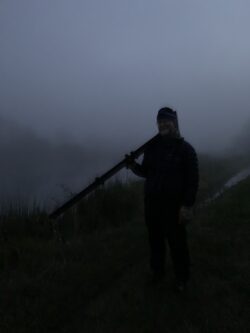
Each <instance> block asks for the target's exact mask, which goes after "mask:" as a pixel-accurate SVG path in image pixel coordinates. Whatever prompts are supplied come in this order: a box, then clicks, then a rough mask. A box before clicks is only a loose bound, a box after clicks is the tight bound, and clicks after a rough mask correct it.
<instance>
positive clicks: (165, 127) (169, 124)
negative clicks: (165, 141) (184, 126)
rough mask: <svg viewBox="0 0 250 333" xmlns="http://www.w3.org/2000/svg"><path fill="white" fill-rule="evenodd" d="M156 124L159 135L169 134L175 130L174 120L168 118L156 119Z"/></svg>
mask: <svg viewBox="0 0 250 333" xmlns="http://www.w3.org/2000/svg"><path fill="white" fill-rule="evenodd" d="M157 126H158V130H159V133H160V134H161V135H171V134H173V133H175V132H176V129H175V125H174V122H173V121H172V120H170V119H159V120H157Z"/></svg>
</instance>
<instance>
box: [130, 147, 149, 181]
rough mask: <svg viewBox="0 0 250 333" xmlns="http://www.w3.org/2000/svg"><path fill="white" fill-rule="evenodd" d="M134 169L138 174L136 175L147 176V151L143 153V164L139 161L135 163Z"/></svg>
mask: <svg viewBox="0 0 250 333" xmlns="http://www.w3.org/2000/svg"><path fill="white" fill-rule="evenodd" d="M132 171H133V173H134V174H136V176H139V177H144V178H146V177H147V174H148V158H147V153H146V152H144V155H143V160H142V164H139V163H137V162H135V163H134V165H133V168H132Z"/></svg>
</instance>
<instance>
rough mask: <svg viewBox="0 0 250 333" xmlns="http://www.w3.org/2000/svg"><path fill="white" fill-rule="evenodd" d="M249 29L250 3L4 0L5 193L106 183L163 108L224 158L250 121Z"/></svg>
mask: <svg viewBox="0 0 250 333" xmlns="http://www.w3.org/2000/svg"><path fill="white" fill-rule="evenodd" d="M249 31H250V2H249V0H244V1H243V0H237V1H236V0H210V1H202V0H185V1H184V0H183V1H180V0H172V1H170V0H169V1H168V0H152V1H149V0H127V1H124V0H123V1H120V0H105V1H101V0H99V1H96V0H67V1H66V0H21V1H20V0H1V1H0V46H1V49H0V51H1V52H0V123H1V124H0V130H1V133H0V134H1V135H2V136H1V147H0V148H1V157H2V160H3V161H4V165H3V164H1V169H0V174H1V176H2V178H1V182H0V185H1V188H4V186H3V185H4V184H5V183H6V184H5V186H6V187H7V188H11V186H10V180H11V179H12V183H13V184H14V185H15V186H18V189H19V188H21V189H23V188H26V189H27V192H28V193H31V194H32V193H33V192H35V188H34V186H35V184H36V183H39V182H40V183H41V184H42V185H43V186H45V185H46V186H47V184H46V179H49V180H50V183H51V186H52V187H53V186H54V187H55V186H56V184H58V183H61V182H62V183H66V185H67V184H72V183H73V180H72V179H70V175H72V174H75V175H78V176H77V177H78V178H77V179H79V177H80V178H81V177H84V176H86V174H88V175H89V177H90V175H91V177H92V176H97V171H98V172H101V171H106V169H105V170H104V168H106V166H107V167H108V166H110V167H111V166H112V164H113V163H114V162H118V161H119V160H120V158H121V157H123V156H124V154H125V153H127V152H129V151H131V150H133V149H136V148H137V147H138V146H140V145H141V144H143V143H144V142H145V141H146V140H148V139H150V138H151V137H152V136H153V135H154V134H156V132H157V128H156V114H157V111H158V109H159V108H160V107H162V106H170V107H173V108H174V109H175V110H177V112H178V115H179V123H180V129H181V134H182V135H183V136H184V137H185V139H186V140H187V141H189V142H190V143H191V144H193V146H194V147H195V148H196V149H197V151H199V152H203V151H214V152H215V151H217V152H218V151H220V150H222V149H225V148H226V147H228V145H230V144H231V142H233V141H234V139H235V137H237V135H239V133H240V132H241V130H242V128H243V126H244V125H245V123H247V122H248V121H249V119H250V93H249V90H250V88H249V87H250V61H249V59H250V42H249ZM3 138H4V139H3ZM55 142H56V143H55ZM67 142H68V144H67ZM74 144H75V145H74ZM30 156H32V164H30V163H29V159H30ZM105 158H106V159H105ZM102 161H104V163H102ZM10 165H11V168H10V167H9V166H10ZM59 168H61V170H59ZM52 169H53V170H54V171H53V172H51V170H52ZM31 170H33V171H31ZM87 171H88V172H87ZM32 172H33V174H32ZM59 173H60V178H58V179H56V175H58V174H59ZM3 175H4V176H3ZM31 175H32V176H31ZM39 177H41V179H40V180H39ZM81 179H82V178H81ZM88 179H89V178H88ZM85 180H86V177H85ZM14 185H13V186H14ZM78 185H79V187H81V183H80V182H78ZM46 186H45V187H46ZM79 189H80V188H79ZM46 191H47V190H46V189H45V190H44V192H46Z"/></svg>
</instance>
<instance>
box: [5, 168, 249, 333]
mask: <svg viewBox="0 0 250 333" xmlns="http://www.w3.org/2000/svg"><path fill="white" fill-rule="evenodd" d="M204 174H205V173H203V174H202V175H204ZM207 174H208V175H209V173H207ZM221 174H223V173H221ZM223 176H224V174H223ZM215 178H216V177H210V178H209V177H206V178H204V179H203V180H202V181H203V183H204V184H206V186H207V187H206V186H204V187H203V189H202V191H204V193H203V194H201V193H200V194H199V196H200V199H199V200H201V198H202V196H203V195H205V190H206V191H211V190H210V187H209V184H215V183H217V184H218V182H220V181H221V179H220V177H218V178H217V179H215ZM209 179H210V181H209ZM211 186H214V185H211ZM141 191H142V184H141V183H140V182H136V183H132V184H127V185H122V184H121V183H119V182H116V183H114V184H113V185H112V186H110V188H108V189H105V188H103V189H100V190H99V191H97V192H96V193H94V194H93V195H92V196H90V197H89V198H88V200H87V201H86V202H84V203H83V204H81V205H80V206H79V208H78V214H77V215H75V216H74V215H73V213H72V212H69V213H68V214H67V215H66V216H65V217H64V219H63V220H61V221H59V222H60V223H59V224H51V223H50V222H49V221H48V219H47V217H46V215H45V214H44V213H42V212H39V211H33V213H32V214H28V213H27V212H26V213H25V211H23V212H22V211H19V212H18V213H17V214H16V215H15V214H10V215H9V216H6V217H5V219H3V218H2V221H1V243H0V254H1V257H0V269H1V273H0V282H1V284H0V294H1V298H0V318H1V320H0V332H1V333H2V332H3V333H5V332H8V333H9V332H18V333H19V332H20V333H21V332H27V333H28V332H32V333H33V332H39V333H40V332H60V333H61V332H65V333H66V332H91V333H92V332H93V333H94V332H119V333H122V332H126V333H127V332H145V333H146V332H148V333H149V332H152V333H153V332H154V333H155V332H157V333H158V332H174V333H175V332H209V333H210V332H236V331H240V332H248V331H249V329H250V325H249V319H248V317H249V310H250V309H249V303H250V302H249V300H250V290H249V280H250V270H249V258H248V257H249V242H250V236H249V235H250V233H249V220H250V207H249V197H250V179H248V180H246V181H244V182H242V183H240V184H239V185H237V186H236V187H234V188H232V189H231V190H230V191H228V192H227V193H225V194H224V195H223V196H222V197H221V198H219V199H218V200H217V201H216V202H214V203H213V204H210V205H209V206H207V207H203V208H200V209H198V210H197V214H196V217H195V219H194V221H193V222H192V224H190V225H189V226H188V235H189V244H190V252H191V258H192V267H191V272H192V278H191V281H190V286H189V290H188V292H187V293H186V294H185V295H176V294H175V293H174V292H173V291H172V280H173V272H172V264H171V260H170V257H169V255H168V257H167V271H168V272H169V275H168V276H167V277H166V280H165V281H164V282H163V283H162V284H160V285H159V286H158V287H152V286H148V284H147V279H148V277H149V264H148V262H149V249H148V243H147V233H146V228H145V226H144V220H143V202H142V196H141V195H140V193H142V192H141ZM81 221H84V223H80V222H81Z"/></svg>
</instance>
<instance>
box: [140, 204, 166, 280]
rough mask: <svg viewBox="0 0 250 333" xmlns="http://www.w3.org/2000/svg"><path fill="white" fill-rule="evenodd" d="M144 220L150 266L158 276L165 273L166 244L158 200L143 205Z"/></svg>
mask: <svg viewBox="0 0 250 333" xmlns="http://www.w3.org/2000/svg"><path fill="white" fill-rule="evenodd" d="M145 222H146V226H147V230H148V240H149V247H150V267H151V269H152V271H153V273H155V274H156V275H158V276H163V275H164V273H165V258H166V244H165V235H164V233H163V231H162V226H161V223H160V215H159V207H158V202H157V201H154V200H151V201H147V202H146V205H145Z"/></svg>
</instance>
